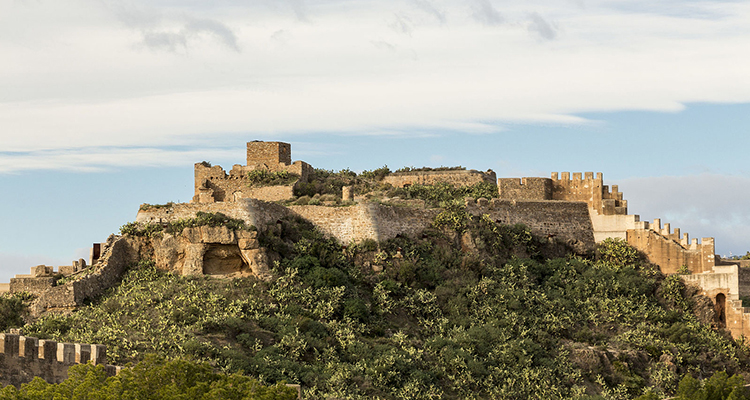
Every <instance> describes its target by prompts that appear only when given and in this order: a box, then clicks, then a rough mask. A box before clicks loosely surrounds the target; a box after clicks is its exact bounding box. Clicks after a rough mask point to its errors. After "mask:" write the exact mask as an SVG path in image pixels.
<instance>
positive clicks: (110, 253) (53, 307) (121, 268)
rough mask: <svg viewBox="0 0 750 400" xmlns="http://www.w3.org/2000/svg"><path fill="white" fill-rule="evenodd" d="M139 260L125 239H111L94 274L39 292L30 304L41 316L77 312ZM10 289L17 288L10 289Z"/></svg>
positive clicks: (34, 312)
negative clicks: (52, 313)
mask: <svg viewBox="0 0 750 400" xmlns="http://www.w3.org/2000/svg"><path fill="white" fill-rule="evenodd" d="M138 260H139V255H138V251H137V249H134V248H133V247H132V246H131V243H130V242H129V241H127V240H123V238H111V240H108V241H107V243H106V244H105V249H104V255H103V256H102V258H101V259H100V263H99V264H97V268H96V269H95V270H94V271H93V272H91V273H88V274H86V275H83V276H81V277H80V278H78V279H76V280H72V281H69V282H66V283H64V284H62V285H58V286H52V287H48V288H47V289H46V290H44V291H42V292H40V293H37V297H36V299H34V301H33V302H32V304H31V313H32V315H34V316H38V315H40V314H41V313H43V312H46V311H70V310H73V309H75V308H76V307H77V306H80V305H81V304H83V302H84V301H85V300H87V299H92V298H94V297H97V296H99V295H101V294H102V293H103V292H104V291H105V290H107V289H108V288H110V287H112V286H114V285H116V284H117V283H119V282H120V279H121V278H122V275H123V273H124V272H125V270H126V269H127V267H128V266H129V265H131V264H132V263H134V262H137V261H138ZM11 282H12V280H11ZM11 290H12V291H16V290H18V289H15V288H14V287H13V286H11Z"/></svg>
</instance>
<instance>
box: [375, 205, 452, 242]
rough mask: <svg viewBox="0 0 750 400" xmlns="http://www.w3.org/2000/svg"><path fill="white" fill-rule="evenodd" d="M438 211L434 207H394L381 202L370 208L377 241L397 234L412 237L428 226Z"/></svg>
mask: <svg viewBox="0 0 750 400" xmlns="http://www.w3.org/2000/svg"><path fill="white" fill-rule="evenodd" d="M440 211H441V210H440V209H435V208H412V207H394V206H386V205H382V204H373V207H371V208H370V212H371V215H372V218H373V221H375V227H376V229H377V237H378V239H377V240H379V241H382V240H388V239H392V238H394V237H396V236H397V235H406V236H412V237H414V236H416V235H417V234H420V233H421V232H422V231H423V230H425V229H427V228H428V227H430V226H431V225H432V222H433V221H434V220H435V217H436V216H437V215H438V214H439V213H440Z"/></svg>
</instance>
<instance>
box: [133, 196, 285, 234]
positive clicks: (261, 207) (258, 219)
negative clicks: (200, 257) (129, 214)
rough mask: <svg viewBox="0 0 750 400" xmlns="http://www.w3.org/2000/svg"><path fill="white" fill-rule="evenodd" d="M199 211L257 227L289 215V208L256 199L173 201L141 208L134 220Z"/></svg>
mask: <svg viewBox="0 0 750 400" xmlns="http://www.w3.org/2000/svg"><path fill="white" fill-rule="evenodd" d="M199 211H202V212H212V213H222V214H224V215H226V216H228V217H231V218H235V219H241V220H243V221H245V222H246V223H247V224H249V225H252V226H255V227H256V228H258V229H263V227H265V226H266V225H268V224H269V223H274V222H276V221H277V220H279V219H281V218H283V217H284V216H286V215H289V209H288V208H287V207H284V206H282V205H279V204H275V203H271V202H267V201H263V200H257V199H241V200H239V201H236V202H221V203H175V204H172V205H169V206H165V207H151V208H146V209H143V208H142V209H141V210H139V211H138V215H137V216H136V219H135V220H136V222H140V223H148V224H154V223H168V222H172V221H177V220H180V219H189V218H195V216H196V214H197V213H198V212H199Z"/></svg>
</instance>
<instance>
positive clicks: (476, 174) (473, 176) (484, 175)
mask: <svg viewBox="0 0 750 400" xmlns="http://www.w3.org/2000/svg"><path fill="white" fill-rule="evenodd" d="M383 182H384V183H389V184H391V185H392V186H394V187H404V186H409V185H434V184H436V183H438V182H443V183H449V184H451V185H453V186H472V185H476V184H477V183H482V182H490V183H492V184H496V175H495V172H493V171H492V170H488V171H487V172H481V171H476V170H473V169H472V170H450V171H410V172H394V173H392V174H390V175H387V176H386V177H385V178H383Z"/></svg>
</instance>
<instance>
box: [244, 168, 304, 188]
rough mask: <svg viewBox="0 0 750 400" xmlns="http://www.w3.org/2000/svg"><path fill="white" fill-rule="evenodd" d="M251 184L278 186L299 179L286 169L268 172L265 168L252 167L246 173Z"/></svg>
mask: <svg viewBox="0 0 750 400" xmlns="http://www.w3.org/2000/svg"><path fill="white" fill-rule="evenodd" d="M247 179H248V181H250V185H251V186H280V185H289V184H292V183H294V182H296V181H297V180H298V179H299V175H296V174H292V173H289V172H288V171H278V172H269V171H268V170H266V169H254V170H252V171H250V172H248V173H247Z"/></svg>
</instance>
